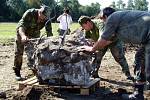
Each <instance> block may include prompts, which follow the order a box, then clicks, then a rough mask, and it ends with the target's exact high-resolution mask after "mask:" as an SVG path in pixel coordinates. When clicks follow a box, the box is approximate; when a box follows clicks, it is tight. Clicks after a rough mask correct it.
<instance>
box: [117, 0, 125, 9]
mask: <svg viewBox="0 0 150 100" xmlns="http://www.w3.org/2000/svg"><path fill="white" fill-rule="evenodd" d="M116 6H117V8H118V9H124V8H125V6H126V4H125V3H124V2H123V1H122V0H118V1H117V5H116Z"/></svg>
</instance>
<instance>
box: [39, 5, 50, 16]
mask: <svg viewBox="0 0 150 100" xmlns="http://www.w3.org/2000/svg"><path fill="white" fill-rule="evenodd" d="M41 8H43V12H42V14H43V15H45V16H46V17H47V18H49V17H50V14H51V9H50V7H48V6H46V5H42V6H41Z"/></svg>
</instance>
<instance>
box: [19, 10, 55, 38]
mask: <svg viewBox="0 0 150 100" xmlns="http://www.w3.org/2000/svg"><path fill="white" fill-rule="evenodd" d="M45 23H47V24H46V26H45ZM44 26H45V29H46V32H47V35H48V34H49V36H50V35H52V28H51V21H49V22H47V20H45V21H44V22H38V10H37V9H29V10H27V11H26V12H25V13H24V14H23V16H22V18H21V20H20V21H19V23H18V26H17V29H18V28H19V27H23V28H24V29H25V34H26V36H28V37H29V38H37V37H39V36H40V30H41V29H42V28H43V27H44Z"/></svg>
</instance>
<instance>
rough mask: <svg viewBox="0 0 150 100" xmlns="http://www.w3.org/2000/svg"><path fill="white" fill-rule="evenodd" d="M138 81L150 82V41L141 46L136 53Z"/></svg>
mask: <svg viewBox="0 0 150 100" xmlns="http://www.w3.org/2000/svg"><path fill="white" fill-rule="evenodd" d="M135 74H136V81H138V82H146V80H147V81H148V82H149V83H150V42H148V43H147V44H146V45H142V46H140V47H139V49H138V51H137V52H136V54H135Z"/></svg>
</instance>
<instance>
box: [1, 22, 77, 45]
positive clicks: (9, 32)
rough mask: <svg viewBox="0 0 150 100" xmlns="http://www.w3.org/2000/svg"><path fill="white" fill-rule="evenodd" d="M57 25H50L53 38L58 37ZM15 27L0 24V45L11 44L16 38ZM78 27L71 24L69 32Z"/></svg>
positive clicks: (12, 24) (8, 24)
mask: <svg viewBox="0 0 150 100" xmlns="http://www.w3.org/2000/svg"><path fill="white" fill-rule="evenodd" d="M58 25H59V23H52V31H53V34H54V35H55V36H58V32H57V29H58ZM16 26H17V23H0V43H7V42H11V41H12V40H14V39H15V37H16ZM78 27H80V26H79V24H78V23H73V24H72V25H71V28H70V29H71V31H74V30H75V29H77V28H78ZM41 33H45V29H44V28H43V29H42V30H41Z"/></svg>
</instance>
